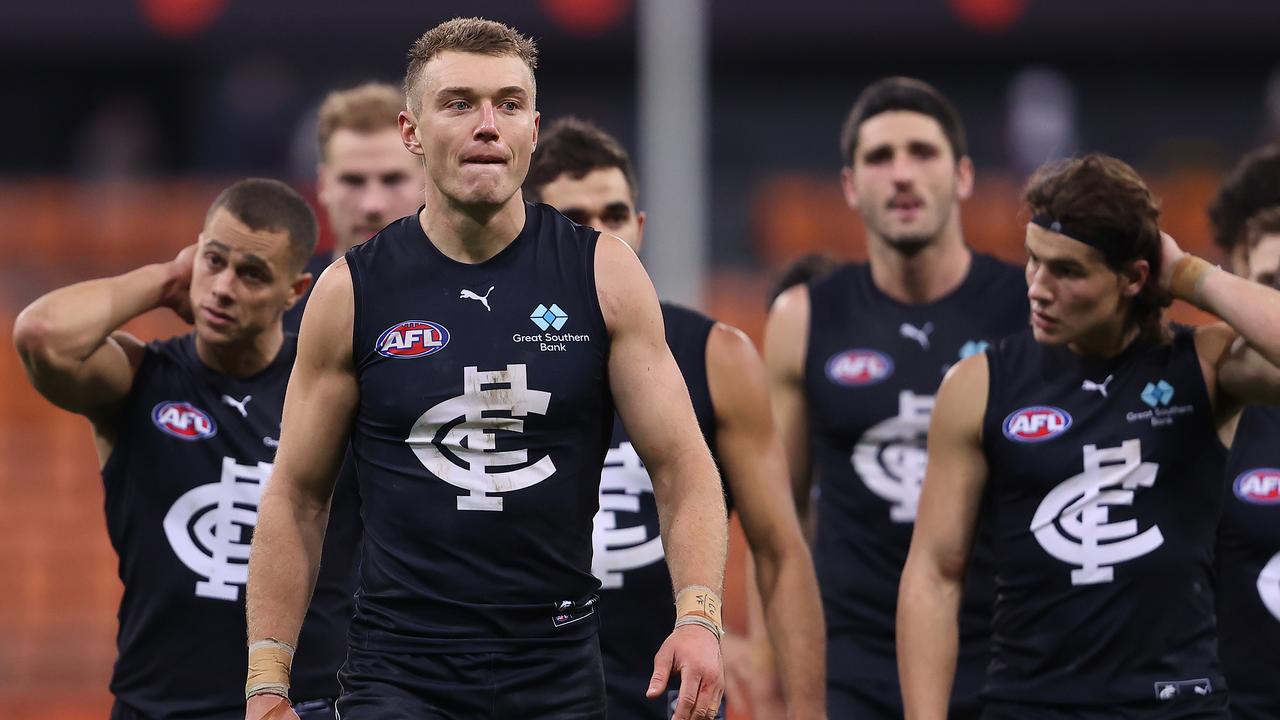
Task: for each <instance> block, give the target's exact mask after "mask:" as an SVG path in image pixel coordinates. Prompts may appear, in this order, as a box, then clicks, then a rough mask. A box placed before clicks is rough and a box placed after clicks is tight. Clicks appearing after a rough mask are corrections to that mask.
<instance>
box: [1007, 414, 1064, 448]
mask: <svg viewBox="0 0 1280 720" xmlns="http://www.w3.org/2000/svg"><path fill="white" fill-rule="evenodd" d="M1070 427H1071V414H1070V413H1068V412H1067V411H1066V410H1063V409H1062V408H1056V407H1052V406H1049V405H1032V406H1031V407H1024V408H1021V409H1019V410H1014V411H1013V412H1011V413H1009V416H1008V417H1006V418H1005V419H1004V436H1005V437H1007V438H1009V439H1010V440H1013V441H1014V442H1020V443H1036V442H1044V441H1045V440H1052V439H1053V438H1056V437H1058V436H1059V435H1061V434H1062V433H1064V432H1066V431H1067V428H1070Z"/></svg>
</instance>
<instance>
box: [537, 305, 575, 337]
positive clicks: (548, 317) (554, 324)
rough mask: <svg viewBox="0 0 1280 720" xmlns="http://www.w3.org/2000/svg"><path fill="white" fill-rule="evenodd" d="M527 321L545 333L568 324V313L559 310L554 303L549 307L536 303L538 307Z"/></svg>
mask: <svg viewBox="0 0 1280 720" xmlns="http://www.w3.org/2000/svg"><path fill="white" fill-rule="evenodd" d="M529 319H530V320H532V321H533V324H534V325H537V326H538V329H539V330H541V331H543V332H546V331H548V330H559V329H560V328H562V327H564V324H565V323H567V322H569V313H566V312H565V311H564V310H561V309H560V306H559V305H557V304H555V303H551V307H547V306H546V305H543V304H542V303H538V307H536V308H534V309H533V312H532V313H530V314H529Z"/></svg>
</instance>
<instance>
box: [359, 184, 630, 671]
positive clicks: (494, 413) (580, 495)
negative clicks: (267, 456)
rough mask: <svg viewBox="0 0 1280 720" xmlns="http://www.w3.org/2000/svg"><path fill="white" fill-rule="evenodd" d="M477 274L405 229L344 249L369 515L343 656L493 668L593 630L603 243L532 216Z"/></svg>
mask: <svg viewBox="0 0 1280 720" xmlns="http://www.w3.org/2000/svg"><path fill="white" fill-rule="evenodd" d="M525 216H526V217H525V225H524V228H523V229H522V230H521V231H520V233H519V235H518V236H517V237H516V238H515V239H514V240H513V241H512V242H511V243H510V244H509V245H507V247H506V248H504V249H503V250H502V251H500V252H499V253H498V254H497V255H495V256H494V257H492V258H490V259H489V260H487V261H485V262H482V263H476V264H465V263H460V262H457V261H454V260H451V259H450V258H448V257H447V256H445V255H444V254H443V253H441V252H440V251H439V249H437V248H436V247H435V245H433V244H432V243H431V241H430V240H428V238H427V237H426V236H425V235H424V234H423V231H422V227H421V225H420V224H419V222H418V219H417V216H416V215H411V216H409V217H406V218H404V219H402V220H400V221H398V222H395V223H392V224H391V225H389V226H388V227H386V228H385V229H383V230H382V231H381V232H380V233H378V234H377V235H375V236H374V237H373V239H371V240H369V241H368V242H366V243H364V244H362V245H358V246H356V247H355V248H352V249H351V250H350V251H348V252H347V262H348V265H349V267H350V268H351V279H352V283H353V285H354V291H355V327H354V336H353V342H354V354H355V357H354V362H355V368H356V376H357V380H358V383H359V388H360V400H359V404H358V408H357V411H356V416H355V420H354V425H353V428H352V434H351V449H352V453H353V456H354V458H355V463H356V470H357V474H358V477H359V486H360V496H361V500H362V502H363V508H364V532H365V535H364V546H363V551H362V555H361V568H360V590H359V592H358V594H357V597H356V616H355V619H354V621H353V623H352V633H351V639H352V643H353V644H354V645H355V646H357V647H359V648H361V649H368V650H372V651H375V652H380V651H401V650H402V651H405V652H436V651H439V652H464V653H465V652H501V651H510V650H515V649H518V648H520V647H523V646H528V645H530V644H537V643H547V642H554V641H557V640H579V639H584V638H587V637H590V636H591V635H593V634H594V633H595V632H596V628H597V625H598V616H597V614H596V612H595V607H594V603H595V601H596V596H595V595H594V594H593V593H594V592H595V590H596V589H597V587H598V583H597V582H596V580H595V578H594V577H593V576H592V575H591V520H592V517H593V516H594V515H595V513H596V508H597V504H598V501H597V487H598V483H599V479H600V468H601V465H602V463H603V462H604V455H605V451H606V450H607V449H608V442H609V432H610V430H611V429H612V426H613V400H612V395H611V394H610V392H609V386H608V377H607V355H608V350H609V337H608V331H607V329H606V327H605V323H604V317H603V315H602V314H601V311H600V306H599V300H598V299H597V296H596V286H595V269H594V263H595V249H596V240H597V238H598V236H599V234H598V233H597V232H596V231H594V230H590V229H587V228H582V227H579V226H577V225H574V224H573V223H571V222H569V221H568V220H567V219H565V218H564V217H563V216H561V215H560V214H559V213H557V212H556V211H555V210H553V209H552V208H550V207H549V206H546V205H532V204H526V206H525Z"/></svg>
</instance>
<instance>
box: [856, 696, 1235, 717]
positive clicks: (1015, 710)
mask: <svg viewBox="0 0 1280 720" xmlns="http://www.w3.org/2000/svg"><path fill="white" fill-rule="evenodd" d="M832 717H835V716H834V715H833V716H832ZM982 720H1231V713H1230V712H1228V711H1227V694H1226V693H1225V692H1215V693H1210V694H1208V695H1206V696H1204V697H1188V698H1180V699H1177V700H1170V701H1167V702H1160V701H1156V700H1151V701H1146V702H1139V703H1133V704H1118V705H1110V706H1107V707H1087V706H1086V707H1079V706H1065V705H1030V704H1024V703H1013V702H1002V701H999V700H989V701H987V704H986V709H985V712H983V714H982Z"/></svg>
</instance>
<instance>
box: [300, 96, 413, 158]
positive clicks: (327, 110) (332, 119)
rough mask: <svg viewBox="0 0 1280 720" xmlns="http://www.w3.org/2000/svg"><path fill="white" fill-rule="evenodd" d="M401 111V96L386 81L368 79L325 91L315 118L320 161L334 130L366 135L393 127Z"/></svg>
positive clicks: (327, 148) (395, 127)
mask: <svg viewBox="0 0 1280 720" xmlns="http://www.w3.org/2000/svg"><path fill="white" fill-rule="evenodd" d="M401 110H404V96H403V95H401V94H400V91H399V90H397V89H396V88H395V86H394V85H389V84H387V83H375V82H370V83H365V84H363V85H357V86H356V87H353V88H347V89H346V90H334V91H333V92H331V93H329V94H328V95H327V96H326V97H325V99H324V102H323V103H321V104H320V112H319V114H318V116H317V121H316V136H317V140H319V142H320V160H321V161H325V160H328V159H329V138H332V137H333V134H334V133H336V132H337V131H339V130H351V131H353V132H358V133H365V134H368V133H375V132H380V131H382V130H395V129H397V127H398V124H397V122H396V118H397V117H399V115H400V111H401Z"/></svg>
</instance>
